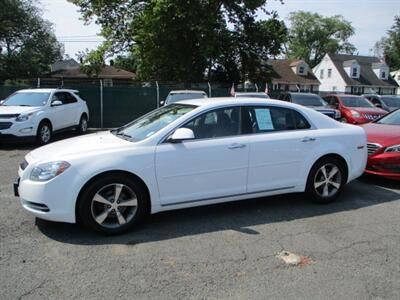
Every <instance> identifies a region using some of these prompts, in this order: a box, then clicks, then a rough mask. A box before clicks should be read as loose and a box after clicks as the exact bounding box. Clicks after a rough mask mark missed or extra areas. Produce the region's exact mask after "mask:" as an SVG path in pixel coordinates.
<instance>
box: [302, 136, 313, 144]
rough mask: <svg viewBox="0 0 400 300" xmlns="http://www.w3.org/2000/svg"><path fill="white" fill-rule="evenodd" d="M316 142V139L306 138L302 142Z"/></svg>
mask: <svg viewBox="0 0 400 300" xmlns="http://www.w3.org/2000/svg"><path fill="white" fill-rule="evenodd" d="M315 140H316V139H315V138H312V137H309V136H306V137H304V138H303V139H302V140H301V141H302V142H303V143H308V142H315Z"/></svg>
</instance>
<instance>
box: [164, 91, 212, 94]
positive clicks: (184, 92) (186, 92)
mask: <svg viewBox="0 0 400 300" xmlns="http://www.w3.org/2000/svg"><path fill="white" fill-rule="evenodd" d="M169 93H170V94H206V92H204V91H200V90H175V91H170V92H169Z"/></svg>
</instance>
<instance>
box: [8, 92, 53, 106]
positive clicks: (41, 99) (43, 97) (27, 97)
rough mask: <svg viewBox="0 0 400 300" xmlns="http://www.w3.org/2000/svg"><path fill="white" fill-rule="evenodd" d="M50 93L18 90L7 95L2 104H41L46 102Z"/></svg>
mask: <svg viewBox="0 0 400 300" xmlns="http://www.w3.org/2000/svg"><path fill="white" fill-rule="evenodd" d="M49 96H50V93H37V92H36V93H33V92H31V93H30V92H20V93H15V94H12V95H11V96H9V97H8V98H7V99H5V101H4V102H3V105H4V106H43V105H45V104H46V103H47V100H48V99H49Z"/></svg>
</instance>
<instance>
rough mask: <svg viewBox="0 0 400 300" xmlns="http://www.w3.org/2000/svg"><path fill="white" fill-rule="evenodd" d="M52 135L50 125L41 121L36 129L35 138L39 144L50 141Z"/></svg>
mask: <svg viewBox="0 0 400 300" xmlns="http://www.w3.org/2000/svg"><path fill="white" fill-rule="evenodd" d="M52 136H53V132H52V129H51V125H50V123H49V122H47V121H42V122H41V123H40V124H39V126H38V130H37V134H36V140H37V142H38V143H39V144H40V145H46V144H48V143H49V142H50V141H51V138H52Z"/></svg>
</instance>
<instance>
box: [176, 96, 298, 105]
mask: <svg viewBox="0 0 400 300" xmlns="http://www.w3.org/2000/svg"><path fill="white" fill-rule="evenodd" d="M179 103H180V104H188V105H195V106H202V107H203V106H209V107H213V106H221V105H235V104H239V105H242V104H243V105H252V104H253V105H259V104H262V105H265V104H275V105H280V106H283V107H297V108H298V107H299V105H297V104H293V103H290V102H286V101H281V100H274V99H261V98H258V99H257V98H250V97H249V98H246V97H240V98H234V97H214V98H206V99H190V100H182V101H179Z"/></svg>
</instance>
